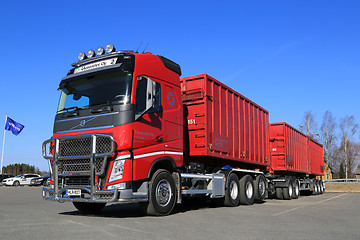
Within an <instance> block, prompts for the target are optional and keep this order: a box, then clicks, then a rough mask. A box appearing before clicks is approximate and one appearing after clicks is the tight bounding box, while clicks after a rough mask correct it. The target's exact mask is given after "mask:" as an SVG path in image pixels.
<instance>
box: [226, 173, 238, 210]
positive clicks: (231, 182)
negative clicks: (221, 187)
mask: <svg viewBox="0 0 360 240" xmlns="http://www.w3.org/2000/svg"><path fill="white" fill-rule="evenodd" d="M239 202H240V183H239V178H238V177H237V176H236V174H234V173H231V174H230V175H229V178H228V186H227V188H226V189H225V199H224V206H226V207H236V206H238V205H239Z"/></svg>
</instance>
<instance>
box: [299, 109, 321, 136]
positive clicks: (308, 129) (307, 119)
mask: <svg viewBox="0 0 360 240" xmlns="http://www.w3.org/2000/svg"><path fill="white" fill-rule="evenodd" d="M300 131H301V132H303V133H304V134H306V135H308V136H310V137H311V138H313V139H317V122H316V121H315V115H314V114H313V113H312V112H311V111H308V112H306V113H305V115H304V119H303V121H302V122H301V124H300Z"/></svg>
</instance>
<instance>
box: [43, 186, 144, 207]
mask: <svg viewBox="0 0 360 240" xmlns="http://www.w3.org/2000/svg"><path fill="white" fill-rule="evenodd" d="M67 189H80V190H81V196H79V197H71V196H66V190H67ZM43 198H44V199H45V200H54V201H59V202H66V201H67V202H94V203H100V202H102V203H111V202H121V203H128V202H146V201H148V196H147V194H146V193H142V192H135V193H134V192H133V190H132V189H121V190H119V189H113V190H97V191H95V192H93V193H91V189H89V188H87V187H67V188H62V189H61V190H60V191H59V192H58V193H57V194H56V193H55V191H54V189H53V188H45V187H44V188H43Z"/></svg>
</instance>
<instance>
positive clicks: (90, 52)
mask: <svg viewBox="0 0 360 240" xmlns="http://www.w3.org/2000/svg"><path fill="white" fill-rule="evenodd" d="M86 56H87V57H88V58H92V57H95V52H94V50H92V49H90V50H89V51H88V52H87V54H86Z"/></svg>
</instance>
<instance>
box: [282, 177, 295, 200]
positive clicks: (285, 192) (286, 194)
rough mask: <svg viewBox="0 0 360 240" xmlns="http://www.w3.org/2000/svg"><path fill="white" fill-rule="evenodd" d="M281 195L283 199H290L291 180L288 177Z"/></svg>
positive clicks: (291, 193)
mask: <svg viewBox="0 0 360 240" xmlns="http://www.w3.org/2000/svg"><path fill="white" fill-rule="evenodd" d="M283 196H284V199H285V200H291V199H292V196H293V182H292V181H291V180H290V179H289V180H288V181H287V187H284V188H283Z"/></svg>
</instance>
